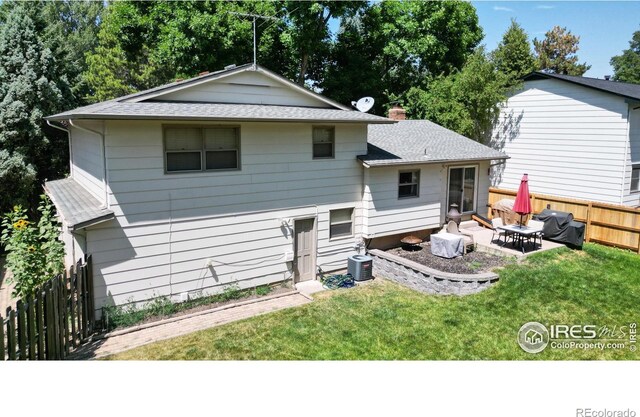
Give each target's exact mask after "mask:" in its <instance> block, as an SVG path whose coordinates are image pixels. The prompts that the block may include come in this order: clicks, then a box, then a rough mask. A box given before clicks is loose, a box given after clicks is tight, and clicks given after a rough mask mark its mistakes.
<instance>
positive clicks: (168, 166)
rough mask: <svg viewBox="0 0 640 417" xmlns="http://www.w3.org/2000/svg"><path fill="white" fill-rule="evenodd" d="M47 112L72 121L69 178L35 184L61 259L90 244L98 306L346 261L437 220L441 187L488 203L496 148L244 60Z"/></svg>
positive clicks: (247, 283) (307, 272)
mask: <svg viewBox="0 0 640 417" xmlns="http://www.w3.org/2000/svg"><path fill="white" fill-rule="evenodd" d="M47 120H48V122H49V123H51V124H55V123H56V122H62V123H63V124H64V126H66V127H67V128H68V130H69V137H70V145H69V146H70V155H71V175H70V177H69V178H66V179H63V180H58V181H50V182H47V183H46V184H45V190H46V192H47V194H48V195H49V196H50V197H51V198H52V200H53V202H54V203H55V205H56V207H57V208H58V212H59V214H60V216H61V217H62V220H63V224H64V227H63V229H64V230H63V239H64V241H65V243H66V246H67V262H68V263H71V262H72V261H73V259H77V258H79V257H80V256H81V255H82V254H86V253H90V254H92V256H93V267H94V280H95V283H94V286H95V290H96V298H97V299H96V306H97V307H98V308H99V307H100V306H102V305H104V304H105V303H116V304H122V303H127V302H133V301H143V300H147V299H150V298H152V297H155V296H159V295H167V296H171V297H172V298H173V299H174V300H180V299H184V298H186V297H190V296H194V295H198V294H200V293H201V292H213V291H219V290H220V289H221V288H222V286H224V285H226V284H229V283H234V282H237V283H238V285H239V286H240V287H242V288H246V287H252V286H256V285H262V284H270V283H274V282H280V281H285V280H291V279H294V280H295V281H296V282H297V281H303V280H308V279H315V278H316V271H317V267H321V268H322V269H323V270H325V271H331V270H338V269H343V268H345V266H346V259H347V257H348V256H349V255H352V254H355V253H358V251H362V250H364V245H365V244H376V240H378V243H380V244H383V243H384V242H381V241H379V239H378V238H383V237H384V236H391V235H397V234H399V233H405V232H414V231H415V232H418V231H422V230H425V229H432V228H437V227H441V225H442V223H443V221H444V215H445V211H446V208H447V204H448V202H447V199H449V200H450V201H451V202H454V201H455V202H457V203H460V204H462V206H463V207H464V210H465V211H466V212H467V213H472V212H474V211H475V210H476V209H477V208H479V209H481V210H483V208H484V204H485V203H486V201H487V193H488V184H489V179H488V167H489V160H491V159H501V158H505V157H506V156H505V155H504V154H502V153H500V152H497V151H494V150H492V149H490V148H488V147H486V146H483V145H479V144H477V143H475V142H473V141H471V140H470V139H467V138H465V137H462V136H460V135H456V134H454V133H452V132H450V131H447V130H446V129H443V128H441V127H439V126H437V125H434V124H432V123H429V122H422V121H417V122H413V121H403V122H399V123H397V122H396V121H394V120H391V119H387V118H383V117H378V116H374V115H370V114H366V113H361V112H358V111H354V110H352V109H350V108H347V107H344V106H342V105H341V104H338V103H336V102H333V101H331V100H329V99H328V98H326V97H323V96H320V95H318V94H315V93H313V92H311V91H308V90H306V89H304V88H302V87H300V86H298V85H297V84H294V83H292V82H290V81H288V80H286V79H284V78H282V77H280V76H278V75H276V74H274V73H272V72H270V71H268V70H266V69H264V68H262V67H260V66H254V65H244V66H239V67H233V68H229V69H226V70H224V71H220V72H216V73H211V74H203V75H201V76H199V77H196V78H193V79H189V80H186V81H180V82H176V83H172V84H168V85H165V86H162V87H158V88H154V89H151V90H147V91H143V92H140V93H136V94H132V95H130V96H126V97H122V98H118V99H115V100H111V101H107V102H103V103H98V104H94V105H91V106H86V107H82V108H78V109H75V110H71V111H68V112H65V113H61V114H57V115H54V116H49V117H47ZM58 127H59V126H58ZM367 128H369V129H370V132H369V134H370V144H369V148H368V145H367ZM454 166H455V167H454ZM448 184H450V185H448ZM447 187H449V188H451V191H448V189H447ZM427 233H428V232H427ZM392 239H393V241H395V242H396V243H397V241H398V239H399V238H398V237H397V236H396V237H395V238H392Z"/></svg>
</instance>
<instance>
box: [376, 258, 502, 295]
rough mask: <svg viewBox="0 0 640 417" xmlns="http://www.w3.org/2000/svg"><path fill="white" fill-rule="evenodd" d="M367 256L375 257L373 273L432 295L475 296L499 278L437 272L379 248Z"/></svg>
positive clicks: (491, 273)
mask: <svg viewBox="0 0 640 417" xmlns="http://www.w3.org/2000/svg"><path fill="white" fill-rule="evenodd" d="M368 253H369V255H371V256H373V257H374V258H375V259H374V262H373V270H374V274H376V275H381V276H383V277H385V278H388V279H390V280H392V281H396V282H398V283H400V284H402V285H405V286H407V287H409V288H412V289H415V290H417V291H421V292H426V293H429V294H443V295H446V294H456V295H466V294H474V293H477V292H480V291H482V290H484V289H486V288H488V287H489V286H490V285H491V284H493V283H495V282H496V281H498V279H499V277H498V275H497V274H496V273H493V272H483V273H480V274H454V273H450V272H444V271H438V270H436V269H433V268H429V267H427V266H425V265H421V264H419V263H417V262H413V261H410V260H408V259H405V258H402V257H400V256H396V255H392V254H390V253H387V252H383V251H381V250H378V249H372V250H370V251H368Z"/></svg>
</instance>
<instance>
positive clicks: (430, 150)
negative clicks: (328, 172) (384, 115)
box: [358, 120, 509, 167]
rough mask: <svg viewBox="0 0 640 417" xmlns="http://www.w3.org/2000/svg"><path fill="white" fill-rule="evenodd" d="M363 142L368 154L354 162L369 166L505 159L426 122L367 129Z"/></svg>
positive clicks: (452, 132)
mask: <svg viewBox="0 0 640 417" xmlns="http://www.w3.org/2000/svg"><path fill="white" fill-rule="evenodd" d="M367 141H368V153H367V154H366V155H362V156H359V157H358V159H360V160H361V161H362V162H363V163H364V164H365V165H367V166H370V167H374V166H388V165H409V164H421V163H434V162H457V161H484V160H492V159H508V158H509V157H508V156H507V155H506V154H505V153H504V152H499V151H496V150H495V149H492V148H490V147H488V146H485V145H483V144H481V143H478V142H476V141H474V140H471V139H469V138H467V137H464V136H462V135H459V134H457V133H456V132H454V131H452V130H449V129H446V128H444V127H442V126H440V125H437V124H435V123H433V122H430V121H428V120H405V121H401V122H399V123H397V124H395V125H375V126H369V134H368V138H367Z"/></svg>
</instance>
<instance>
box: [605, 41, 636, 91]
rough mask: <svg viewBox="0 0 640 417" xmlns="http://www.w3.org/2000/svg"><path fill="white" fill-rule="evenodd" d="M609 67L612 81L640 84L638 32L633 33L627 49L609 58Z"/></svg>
mask: <svg viewBox="0 0 640 417" xmlns="http://www.w3.org/2000/svg"><path fill="white" fill-rule="evenodd" d="M611 66H612V67H613V79H614V80H616V81H624V82H628V83H636V84H640V30H638V31H636V32H634V33H633V37H632V38H631V40H630V41H629V49H625V50H624V51H622V55H617V56H614V57H613V58H611Z"/></svg>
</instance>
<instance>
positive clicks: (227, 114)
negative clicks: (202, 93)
mask: <svg viewBox="0 0 640 417" xmlns="http://www.w3.org/2000/svg"><path fill="white" fill-rule="evenodd" d="M243 72H247V73H248V72H255V73H257V74H259V75H260V76H262V77H265V78H267V79H269V80H272V81H273V82H275V83H277V84H279V85H281V86H282V87H284V88H286V89H288V90H290V91H291V92H293V93H294V94H298V95H300V96H304V97H306V100H307V101H309V102H311V103H313V102H316V103H317V106H301V105H279V104H257V103H251V104H244V103H225V102H213V100H215V97H214V98H213V99H212V101H211V102H208V101H176V100H171V101H168V100H163V96H165V97H173V98H174V99H175V97H176V96H179V94H180V93H181V92H183V93H184V92H186V91H188V90H189V89H193V88H195V87H197V86H202V85H203V84H206V83H215V82H216V81H220V80H223V79H225V78H228V77H233V76H234V75H238V74H241V73H243ZM45 119H48V120H67V119H167V120H214V121H223V120H228V121H252V120H257V121H288V122H335V123H341V122H354V123H393V121H392V120H389V119H387V118H384V117H380V116H375V115H371V114H366V113H361V112H359V111H355V110H352V109H350V108H348V107H346V106H343V105H341V104H339V103H337V102H335V101H333V100H331V99H329V98H327V97H324V96H322V95H320V94H317V93H315V92H313V91H310V90H308V89H306V88H304V87H301V86H299V85H297V84H295V83H293V82H291V81H289V80H287V79H285V78H283V77H281V76H280V75H278V74H276V73H274V72H272V71H269V70H267V69H266V68H263V67H260V66H258V65H253V64H247V65H242V66H239V67H235V68H230V69H227V70H223V71H217V72H214V73H210V74H205V75H200V76H197V77H194V78H191V79H188V80H184V81H178V82H174V83H170V84H166V85H163V86H159V87H155V88H151V89H149V90H145V91H141V92H138V93H134V94H130V95H127V96H123V97H119V98H116V99H113V100H108V101H103V102H101V103H96V104H92V105H89V106H84V107H79V108H77V109H74V110H70V111H66V112H63V113H59V114H55V115H52V116H47V117H46V118H45Z"/></svg>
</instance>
